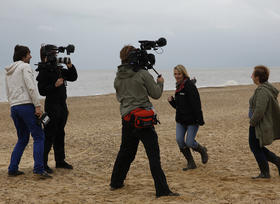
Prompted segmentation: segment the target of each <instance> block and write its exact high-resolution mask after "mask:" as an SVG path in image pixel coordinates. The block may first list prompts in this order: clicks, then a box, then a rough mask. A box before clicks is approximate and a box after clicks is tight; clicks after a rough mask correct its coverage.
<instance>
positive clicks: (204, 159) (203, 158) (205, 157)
mask: <svg viewBox="0 0 280 204" xmlns="http://www.w3.org/2000/svg"><path fill="white" fill-rule="evenodd" d="M193 150H194V151H196V152H199V153H200V155H201V161H202V163H203V164H206V163H207V162H208V154H207V149H206V147H203V146H201V145H200V144H198V146H197V148H193Z"/></svg>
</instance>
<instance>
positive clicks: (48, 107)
mask: <svg viewBox="0 0 280 204" xmlns="http://www.w3.org/2000/svg"><path fill="white" fill-rule="evenodd" d="M45 111H46V112H47V113H48V115H49V117H50V119H51V120H50V122H49V124H48V125H47V126H46V127H45V145H44V164H45V165H46V164H47V163H48V154H49V152H50V150H51V148H52V146H53V149H54V157H55V161H56V162H63V161H64V159H65V148H64V146H65V142H64V141H65V132H64V127H65V125H66V122H67V117H68V109H67V105H66V103H63V102H62V103H55V104H54V103H46V104H45Z"/></svg>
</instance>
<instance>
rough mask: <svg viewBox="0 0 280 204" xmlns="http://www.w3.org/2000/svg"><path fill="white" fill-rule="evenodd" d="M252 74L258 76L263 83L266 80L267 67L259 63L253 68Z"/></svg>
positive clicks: (267, 74)
mask: <svg viewBox="0 0 280 204" xmlns="http://www.w3.org/2000/svg"><path fill="white" fill-rule="evenodd" d="M254 70H255V71H254V76H255V77H259V81H260V83H261V84H262V83H264V82H266V81H267V80H268V77H269V69H268V68H267V67H266V66H263V65H259V66H256V67H255V68H254Z"/></svg>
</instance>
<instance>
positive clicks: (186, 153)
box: [180, 147, 196, 171]
mask: <svg viewBox="0 0 280 204" xmlns="http://www.w3.org/2000/svg"><path fill="white" fill-rule="evenodd" d="M180 151H181V152H182V154H183V155H184V156H185V158H186V160H187V161H188V164H187V167H186V168H183V171H187V170H189V169H196V164H195V162H194V159H193V156H192V153H191V150H190V148H188V147H184V148H183V149H180Z"/></svg>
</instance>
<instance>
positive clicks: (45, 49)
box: [40, 44, 57, 62]
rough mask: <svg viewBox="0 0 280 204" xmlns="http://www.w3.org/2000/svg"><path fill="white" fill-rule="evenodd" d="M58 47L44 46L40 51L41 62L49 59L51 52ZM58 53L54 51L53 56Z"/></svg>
mask: <svg viewBox="0 0 280 204" xmlns="http://www.w3.org/2000/svg"><path fill="white" fill-rule="evenodd" d="M56 48H57V47H56V46H55V45H49V44H48V45H44V44H43V45H42V46H41V49H40V58H41V62H43V61H44V59H45V58H46V57H47V55H48V54H50V52H52V49H56ZM48 52H49V53H48ZM55 53H56V52H55V51H53V54H55Z"/></svg>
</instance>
